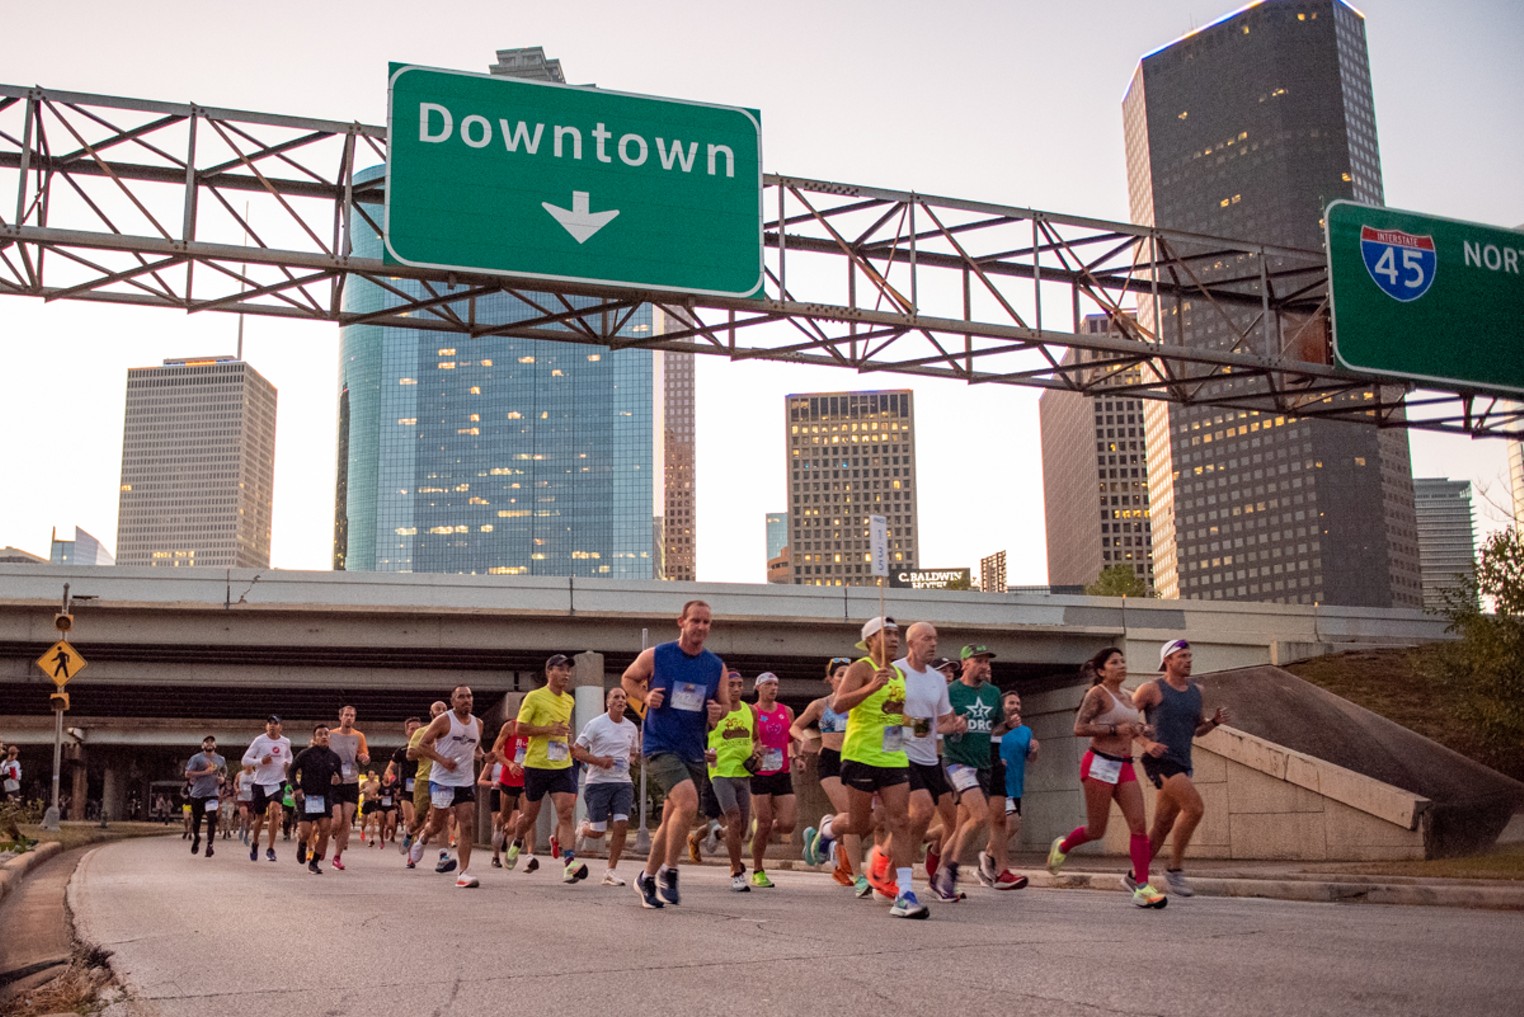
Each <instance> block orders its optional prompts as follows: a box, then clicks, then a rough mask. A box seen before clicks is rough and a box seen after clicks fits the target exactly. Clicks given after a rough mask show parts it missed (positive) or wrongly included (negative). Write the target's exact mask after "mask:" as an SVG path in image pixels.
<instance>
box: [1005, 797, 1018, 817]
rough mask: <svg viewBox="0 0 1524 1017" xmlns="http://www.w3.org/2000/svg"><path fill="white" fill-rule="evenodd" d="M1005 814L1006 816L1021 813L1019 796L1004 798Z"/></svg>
mask: <svg viewBox="0 0 1524 1017" xmlns="http://www.w3.org/2000/svg"><path fill="white" fill-rule="evenodd" d="M1005 814H1006V815H1007V816H1019V815H1021V799H1020V798H1007V799H1006V800H1005Z"/></svg>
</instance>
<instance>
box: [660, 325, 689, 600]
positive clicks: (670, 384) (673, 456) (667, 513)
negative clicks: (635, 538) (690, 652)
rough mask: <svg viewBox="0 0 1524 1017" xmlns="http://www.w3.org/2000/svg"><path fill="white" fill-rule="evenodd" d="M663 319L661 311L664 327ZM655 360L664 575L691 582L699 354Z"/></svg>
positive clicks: (663, 355) (667, 354) (670, 355)
mask: <svg viewBox="0 0 1524 1017" xmlns="http://www.w3.org/2000/svg"><path fill="white" fill-rule="evenodd" d="M661 320H662V318H661V315H657V316H656V323H657V328H658V329H660V328H661ZM655 358H656V373H657V379H658V381H659V382H660V386H661V391H660V392H659V393H658V395H657V399H656V403H657V406H658V408H659V410H660V419H659V421H658V422H657V426H656V433H657V435H658V436H659V437H658V441H659V442H660V449H661V462H660V464H659V467H658V469H657V470H656V476H657V477H658V478H659V479H660V481H661V491H662V504H663V514H662V526H661V565H662V567H661V575H660V578H662V579H671V580H676V581H678V582H687V583H691V582H693V581H694V580H695V579H697V578H698V574H697V564H698V553H697V551H698V539H697V521H698V520H697V506H696V503H695V498H694V495H695V490H696V485H695V475H694V467H695V453H696V450H697V438H696V431H695V422H694V406H695V402H696V400H695V398H694V387H693V383H694V371H693V367H694V364H693V354H692V353H670V352H659V353H657V354H655Z"/></svg>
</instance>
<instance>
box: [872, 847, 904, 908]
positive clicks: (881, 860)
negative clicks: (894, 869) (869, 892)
mask: <svg viewBox="0 0 1524 1017" xmlns="http://www.w3.org/2000/svg"><path fill="white" fill-rule="evenodd" d="M889 864H890V863H889V856H888V855H886V854H884V853H883V852H882V851H880V850H879V849H878V848H877V847H875V848H874V849H873V850H872V851H870V852H869V853H868V885H869V886H871V887H873V889H874V890H876V891H878V892H879V893H880V894H883V895H884V896H885V897H888V898H890V899H891V900H893V899H894V898H895V897H898V896H899V887H898V886H896V885H895V881H894V880H893V879H891V878H890V875H891V873H890V871H889Z"/></svg>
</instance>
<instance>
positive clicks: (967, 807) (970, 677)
mask: <svg viewBox="0 0 1524 1017" xmlns="http://www.w3.org/2000/svg"><path fill="white" fill-rule="evenodd" d="M959 656H960V657H961V658H962V660H963V674H962V676H961V677H960V678H959V679H958V680H957V681H955V682H953V683H952V684H951V685H949V686H948V687H947V698H948V700H949V701H950V702H951V703H952V708H953V712H954V713H956V714H957V715H958V716H960V717H963V718H965V719H966V720H967V721H968V730H967V731H965V732H964V733H962V734H953V735H948V736H947V738H946V739H945V740H944V741H943V743H942V755H943V758H945V759H946V760H947V778H948V780H950V781H951V782H952V786H953V793H954V794H955V795H957V796H958V806H959V808H958V814H959V816H960V817H961V818H960V819H959V822H958V829H957V831H956V832H955V833H954V834H953V835H952V837H951V839H949V841H948V843H947V846H946V848H945V849H944V850H943V852H942V867H941V869H940V870H938V872H937V874H936V875H935V876H933V877H932V878H933V879H934V880H935V881H936V882H937V884H938V890H939V892H940V891H947V892H953V893H956V892H957V883H958V864H959V862H961V861H962V858H963V850H964V848H965V847H966V846H967V845H971V844H976V843H982V838H983V836H984V831H985V827H986V826H987V825H988V823H989V818H990V812H989V796H990V795H991V794H998V795H1002V796H1003V795H1004V794H1005V790H1004V789H1003V788H1000V789H991V787H990V778H991V773H992V771H991V767H990V733H991V732H992V731H994V729H995V725H997V724H999V723H1000V721H1001V719H1002V714H1001V710H1000V690H999V689H998V688H996V687H995V686H994V685H992V684H991V683H990V681H989V676H990V661H991V660H992V659H993V658H994V656H995V655H994V654H993V653H991V652H990V650H989V648H988V647H986V646H979V645H970V646H965V647H963V652H962V653H960V654H959ZM944 896H945V893H944Z"/></svg>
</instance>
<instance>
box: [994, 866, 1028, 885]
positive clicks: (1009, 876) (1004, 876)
mask: <svg viewBox="0 0 1524 1017" xmlns="http://www.w3.org/2000/svg"><path fill="white" fill-rule="evenodd" d="M1026 888H1027V877H1026V876H1018V875H1017V874H1016V873H1014V872H1012V871H1011V870H1010V869H1001V870H1000V875H998V876H996V877H995V889H997V890H1025V889H1026Z"/></svg>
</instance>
